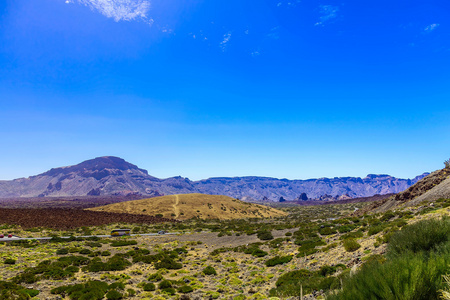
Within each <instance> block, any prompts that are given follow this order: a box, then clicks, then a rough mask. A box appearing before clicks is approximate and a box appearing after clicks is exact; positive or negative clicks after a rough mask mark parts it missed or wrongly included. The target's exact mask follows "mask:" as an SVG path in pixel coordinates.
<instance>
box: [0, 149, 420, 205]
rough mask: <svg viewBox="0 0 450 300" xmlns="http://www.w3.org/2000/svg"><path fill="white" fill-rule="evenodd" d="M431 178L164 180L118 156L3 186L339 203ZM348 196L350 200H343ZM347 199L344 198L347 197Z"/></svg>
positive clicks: (19, 191)
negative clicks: (342, 200)
mask: <svg viewBox="0 0 450 300" xmlns="http://www.w3.org/2000/svg"><path fill="white" fill-rule="evenodd" d="M426 175H428V173H425V174H422V175H420V176H417V177H415V178H414V179H400V178H395V177H392V176H389V175H374V174H369V175H367V176H366V177H365V178H359V177H335V178H319V179H308V180H288V179H277V178H270V177H256V176H247V177H232V178H231V177H216V178H209V179H204V180H200V181H191V180H189V179H188V178H184V177H180V176H177V177H171V178H167V179H159V178H156V177H153V176H151V175H149V174H148V172H147V171H146V170H143V169H140V168H138V167H137V166H136V165H133V164H131V163H128V162H127V161H125V160H124V159H122V158H118V157H113V156H104V157H97V158H95V159H91V160H87V161H84V162H82V163H80V164H78V165H74V166H68V167H60V168H54V169H51V170H49V171H47V172H44V173H42V174H39V175H36V176H31V177H28V178H19V179H15V180H10V181H0V197H1V198H13V197H45V196H51V197H62V196H86V195H91V196H96V195H128V194H137V195H142V196H144V197H155V196H163V195H174V194H190V193H202V194H209V195H226V196H229V197H233V198H239V199H253V200H255V201H262V200H266V201H279V199H280V197H282V198H283V199H285V200H295V199H297V200H298V199H305V197H306V199H319V198H320V197H322V199H330V200H331V199H339V197H340V196H342V197H351V198H355V197H369V196H373V195H375V194H389V193H398V192H401V191H404V190H405V189H407V188H408V187H410V186H411V185H413V184H414V183H416V182H417V181H418V180H420V179H422V178H423V177H425V176H426ZM343 195H346V196H343ZM342 197H341V198H342Z"/></svg>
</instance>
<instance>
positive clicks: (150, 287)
mask: <svg viewBox="0 0 450 300" xmlns="http://www.w3.org/2000/svg"><path fill="white" fill-rule="evenodd" d="M142 288H143V290H144V291H146V292H151V291H154V290H156V286H155V284H154V283H152V282H148V283H145V284H144V286H143V287H142Z"/></svg>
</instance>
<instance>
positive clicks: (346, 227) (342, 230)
mask: <svg viewBox="0 0 450 300" xmlns="http://www.w3.org/2000/svg"><path fill="white" fill-rule="evenodd" d="M356 227H357V226H356V225H343V226H340V227H338V228H337V230H338V231H339V232H340V233H347V232H350V231H352V230H353V229H355V228H356Z"/></svg>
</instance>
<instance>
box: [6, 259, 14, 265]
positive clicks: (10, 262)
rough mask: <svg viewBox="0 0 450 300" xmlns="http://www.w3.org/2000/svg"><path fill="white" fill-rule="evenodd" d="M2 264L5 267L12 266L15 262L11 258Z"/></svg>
mask: <svg viewBox="0 0 450 300" xmlns="http://www.w3.org/2000/svg"><path fill="white" fill-rule="evenodd" d="M4 263H5V265H14V264H15V263H16V260H15V259H12V258H6V259H5V261H4Z"/></svg>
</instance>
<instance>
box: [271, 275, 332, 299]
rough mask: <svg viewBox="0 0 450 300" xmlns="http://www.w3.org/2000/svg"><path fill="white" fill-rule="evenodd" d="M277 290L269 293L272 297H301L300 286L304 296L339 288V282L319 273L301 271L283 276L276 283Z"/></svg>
mask: <svg viewBox="0 0 450 300" xmlns="http://www.w3.org/2000/svg"><path fill="white" fill-rule="evenodd" d="M275 285H276V288H274V289H271V290H270V291H269V296H271V297H287V296H300V286H302V287H303V294H304V295H306V294H309V293H311V292H312V291H314V290H316V291H318V290H324V291H326V290H329V289H336V288H338V287H339V280H338V279H337V278H335V277H323V276H321V275H320V274H319V273H318V272H312V271H309V270H305V269H301V270H296V271H292V272H287V273H284V274H283V275H281V276H280V277H279V278H278V280H277V281H276V283H275Z"/></svg>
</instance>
